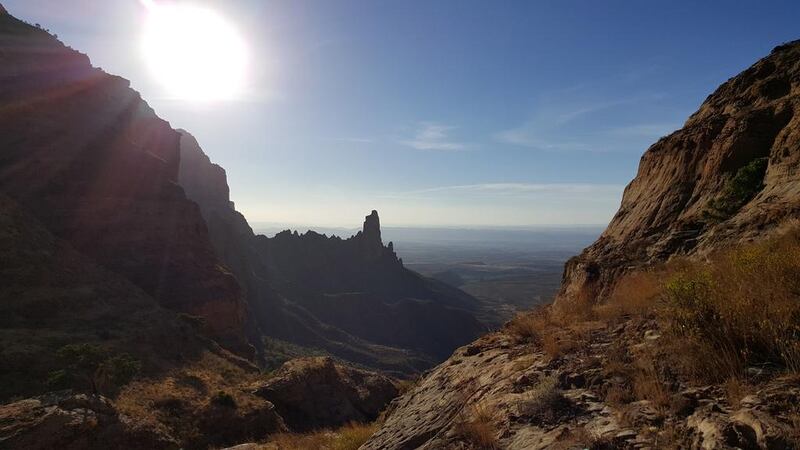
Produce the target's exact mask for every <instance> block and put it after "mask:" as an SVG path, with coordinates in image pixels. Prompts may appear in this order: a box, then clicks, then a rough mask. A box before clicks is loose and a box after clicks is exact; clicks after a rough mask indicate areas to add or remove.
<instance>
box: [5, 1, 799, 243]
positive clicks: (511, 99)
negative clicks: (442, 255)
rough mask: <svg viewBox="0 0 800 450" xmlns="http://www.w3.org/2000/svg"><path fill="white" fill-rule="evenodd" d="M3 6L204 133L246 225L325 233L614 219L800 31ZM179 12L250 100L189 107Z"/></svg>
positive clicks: (461, 7) (388, 13) (518, 12)
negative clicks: (731, 85) (712, 99)
mask: <svg viewBox="0 0 800 450" xmlns="http://www.w3.org/2000/svg"><path fill="white" fill-rule="evenodd" d="M2 3H3V5H4V6H5V7H6V8H8V10H9V11H10V12H11V13H12V14H14V15H16V16H18V17H20V18H22V19H25V20H28V21H30V22H32V23H40V24H41V25H42V26H43V27H45V28H48V29H50V30H51V31H52V32H54V33H57V34H58V35H59V38H60V39H61V40H63V41H64V42H65V43H66V44H67V45H70V46H72V47H74V48H76V49H78V50H80V51H81V52H84V53H87V54H88V55H90V56H91V59H92V62H93V64H94V65H95V66H98V67H101V68H103V69H104V70H106V71H108V72H109V73H112V74H115V75H120V76H122V77H125V78H127V79H129V80H131V83H132V87H133V88H134V89H137V90H138V91H140V92H141V93H142V96H143V98H144V99H145V100H146V101H148V102H149V104H150V105H151V106H152V107H153V108H154V109H155V110H156V112H157V113H158V114H159V115H160V116H161V117H162V118H164V119H166V120H168V121H169V122H170V123H171V124H172V125H173V126H175V127H179V128H184V129H186V130H188V131H189V132H190V133H192V134H193V135H195V136H196V137H197V138H198V140H199V142H200V145H201V146H202V147H203V149H204V151H205V152H206V153H207V154H208V155H209V156H210V157H211V159H212V160H213V161H214V162H216V163H218V164H220V165H221V166H222V167H224V168H225V169H226V170H227V174H228V183H229V185H230V187H231V197H232V199H233V200H234V201H235V203H236V205H237V208H238V209H239V210H240V211H241V212H242V213H243V214H245V216H246V217H247V218H248V220H250V221H252V222H273V223H286V224H310V225H311V226H316V227H319V226H353V225H354V224H358V223H360V220H361V219H362V217H363V216H364V214H365V212H368V211H370V210H372V209H378V210H379V211H380V213H381V218H382V220H383V222H384V223H385V224H391V225H396V226H423V227H424V226H434V227H437V226H466V227H469V226H473V227H493V226H512V227H526V226H534V225H545V224H604V223H608V221H609V220H610V219H611V217H612V216H613V214H614V212H615V211H616V210H617V208H618V207H619V202H620V198H621V195H622V191H623V189H624V186H625V185H626V184H627V183H628V182H629V181H630V180H631V179H632V178H633V176H634V175H635V172H636V167H637V164H638V158H639V155H641V154H642V152H644V150H645V149H647V147H648V146H649V145H650V144H652V143H654V142H655V141H656V140H657V139H658V138H659V137H661V136H664V135H666V134H668V133H670V132H671V131H673V130H675V129H677V128H680V127H681V125H682V123H683V122H684V121H685V120H686V118H687V117H688V116H689V115H690V114H691V113H692V112H694V111H695V110H696V108H697V107H698V106H699V105H700V103H701V102H702V100H703V99H704V98H705V97H706V96H707V95H708V93H709V92H712V91H713V90H714V89H715V88H716V87H717V86H718V85H719V84H720V83H722V82H724V81H725V80H726V79H727V78H728V77H730V76H731V74H735V73H738V72H739V71H740V70H742V69H744V68H745V67H747V66H749V65H750V64H751V63H752V61H754V60H756V59H757V58H760V57H763V56H764V55H766V54H768V53H769V51H770V50H771V49H772V48H773V47H774V46H776V45H778V44H780V43H782V42H785V41H788V40H792V39H796V38H797V37H798V35H797V30H796V23H795V22H796V21H795V20H794V19H795V18H796V17H797V16H798V14H797V13H800V4H798V3H797V2H789V1H778V0H775V1H768V2H758V3H752V4H746V3H737V4H730V3H725V2H717V1H709V2H703V3H699V4H698V3H696V2H671V3H669V4H658V5H649V4H643V3H640V2H623V1H614V2H603V3H589V2H579V1H564V2H523V1H510V2H501V3H491V7H490V6H489V3H484V2H479V1H441V2H427V3H420V4H414V6H413V8H412V7H410V6H409V5H407V4H406V3H405V2H397V3H388V2H380V3H379V2H369V1H359V0H347V1H339V2H321V1H308V2H292V1H286V0H272V1H255V0H235V1H226V2H223V1H214V0H187V1H177V2H165V1H160V0H155V1H154V0H111V1H105V2H96V1H91V0H63V1H60V2H58V4H55V5H54V4H52V2H50V1H46V0H3V1H2ZM167 4H178V5H201V6H202V7H203V8H206V9H207V10H210V11H213V12H214V17H217V18H219V21H222V22H224V24H225V26H224V27H223V28H222V30H223V31H226V33H221V34H219V36H217V35H211V34H210V33H205V31H207V30H205V29H203V28H202V27H204V26H206V25H207V24H211V25H213V24H215V23H216V22H214V20H206V19H208V18H204V17H200V19H202V20H197V21H196V23H193V25H194V26H195V27H196V28H195V29H189V30H188V32H195V34H191V33H189V34H188V35H187V36H180V38H186V39H201V40H202V44H203V45H204V46H206V47H210V48H211V50H213V51H214V54H215V55H216V57H218V58H224V61H225V64H224V65H241V66H242V73H234V74H233V75H231V74H227V75H230V76H231V78H230V80H229V79H228V78H224V77H223V78H219V79H215V80H212V81H214V83H211V84H210V85H211V86H215V88H216V89H218V90H221V91H225V89H226V87H228V86H227V84H226V83H233V82H234V81H236V80H238V78H241V80H240V81H241V83H242V87H241V89H240V92H237V93H236V95H231V96H230V97H229V98H224V99H215V100H208V99H200V98H189V97H191V96H192V94H195V95H197V94H198V93H199V94H210V93H207V92H198V89H197V86H195V85H198V86H199V85H200V83H199V82H198V83H195V82H193V81H192V78H194V76H200V77H203V76H206V77H207V76H208V74H205V73H194V74H192V73H191V72H190V71H189V68H187V67H183V65H182V64H181V61H182V59H181V58H182V57H183V56H185V55H181V54H176V53H175V49H172V48H170V46H164V45H161V44H163V39H162V38H163V37H164V36H163V35H164V33H166V34H169V33H171V32H172V30H171V29H170V24H166V25H165V24H163V23H162V24H160V25H161V28H158V27H156V28H157V32H156V33H155V34H153V31H152V30H151V29H152V28H154V24H153V22H154V20H153V19H152V17H154V14H153V11H154V9H153V8H160V6H159V5H167ZM720 14H724V20H719V16H720ZM170 19H176V18H175V17H171V18H170ZM178 19H179V18H178ZM215 20H216V19H215ZM566 24H569V26H565V25H566ZM676 24H680V30H681V31H680V32H675V30H676V28H675V27H676ZM156 25H158V24H156ZM209 26H210V25H209ZM148 30H150V31H148ZM178 32H186V30H183V29H180V30H179V31H178ZM148 33H149V34H148ZM159 33H160V34H159ZM166 40H167V41H169V39H166ZM175 42H180V39H178V40H175ZM173 44H175V43H173ZM239 44H241V48H240V47H239ZM175 45H177V44H175ZM233 50H236V51H233ZM170 52H172V53H170ZM190 56H191V55H190ZM195 56H196V55H195ZM154 60H156V62H157V64H156V65H160V66H163V67H161V70H162V71H163V70H171V71H173V72H175V73H168V74H167V75H169V76H168V77H167V78H171V80H169V79H168V80H165V79H164V74H163V73H162V74H161V77H160V78H159V76H157V74H156V73H154V71H153V70H152V66H153V61H154ZM206 63H207V65H204V66H203V67H210V68H211V69H214V66H213V65H212V64H210V63H208V62H206ZM199 72H203V71H199ZM193 75H194V76H193ZM222 75H226V74H224V73H223V74H222ZM239 75H241V77H239ZM175 79H178V80H179V81H180V82H178V83H176V82H175ZM232 80H233V81H232ZM193 87H194V90H193V89H192V88H193ZM187 92H188V97H187Z"/></svg>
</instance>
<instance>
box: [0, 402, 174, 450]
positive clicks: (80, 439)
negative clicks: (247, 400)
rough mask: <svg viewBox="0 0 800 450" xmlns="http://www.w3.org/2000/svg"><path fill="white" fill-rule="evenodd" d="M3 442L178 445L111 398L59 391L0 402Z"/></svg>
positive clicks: (33, 446) (38, 448) (37, 446)
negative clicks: (126, 414)
mask: <svg viewBox="0 0 800 450" xmlns="http://www.w3.org/2000/svg"><path fill="white" fill-rule="evenodd" d="M0 447H2V448H20V449H22V448H24V449H29V450H49V449H53V448H59V449H65V450H69V449H97V450H101V449H109V448H126V449H141V450H149V449H178V448H180V446H179V445H178V443H177V442H175V441H173V440H172V439H170V438H169V437H168V436H165V435H163V434H161V433H160V432H159V431H158V430H156V429H153V428H143V427H139V426H137V424H136V423H135V421H132V420H131V419H130V418H126V417H124V416H120V415H119V414H118V413H117V411H116V410H115V409H114V406H113V404H112V403H111V402H110V401H109V400H108V399H106V398H104V397H100V396H94V395H84V394H72V393H70V392H55V393H51V394H47V395H43V396H39V397H35V398H29V399H25V400H20V401H18V402H15V403H10V404H7V405H0Z"/></svg>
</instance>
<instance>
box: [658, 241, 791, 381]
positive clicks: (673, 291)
mask: <svg viewBox="0 0 800 450" xmlns="http://www.w3.org/2000/svg"><path fill="white" fill-rule="evenodd" d="M798 274H800V230H797V229H795V230H792V231H789V232H787V233H786V234H784V235H783V236H780V237H777V238H773V239H769V240H767V241H764V242H761V243H758V244H750V245H744V246H740V247H738V248H735V249H732V250H729V251H727V252H725V253H721V254H718V255H715V256H713V257H712V258H711V259H710V262H704V263H693V264H686V266H685V267H684V268H682V270H680V271H679V272H677V273H676V274H675V275H673V276H672V277H671V278H670V279H669V281H668V282H667V283H666V285H665V288H664V305H663V307H661V308H659V316H660V318H661V320H662V322H663V323H664V325H665V327H666V328H667V329H668V330H669V331H670V332H671V333H670V336H669V337H671V338H672V339H671V344H673V345H674V347H675V348H676V350H677V351H676V352H675V354H676V356H678V361H677V362H678V363H679V364H680V365H681V366H682V367H683V368H684V369H685V370H686V371H687V372H689V373H691V374H692V375H694V376H696V377H697V378H701V379H708V380H709V381H724V380H726V379H729V378H741V377H743V376H744V369H745V368H746V367H748V366H750V365H758V364H762V363H771V364H777V365H779V366H782V367H784V368H785V369H786V370H787V371H789V372H793V373H797V372H798V370H800V298H798V295H800V276H798Z"/></svg>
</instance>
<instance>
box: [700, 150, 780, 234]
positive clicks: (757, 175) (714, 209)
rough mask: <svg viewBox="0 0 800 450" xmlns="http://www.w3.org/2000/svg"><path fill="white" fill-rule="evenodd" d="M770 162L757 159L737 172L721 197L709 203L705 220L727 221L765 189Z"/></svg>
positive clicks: (765, 159)
mask: <svg viewBox="0 0 800 450" xmlns="http://www.w3.org/2000/svg"><path fill="white" fill-rule="evenodd" d="M768 162H769V161H768V159H767V158H756V159H754V160H752V161H750V163H748V164H747V165H746V166H744V167H742V168H740V169H739V170H738V171H736V175H734V177H733V178H731V179H730V180H729V181H728V182H727V183H726V184H725V187H724V188H723V190H722V192H721V194H720V195H719V197H717V198H715V199H713V200H711V201H710V202H709V203H708V208H707V209H706V210H705V211H704V212H703V216H704V217H705V219H706V220H708V221H711V222H720V221H723V220H727V219H729V218H730V217H732V216H733V215H734V214H736V213H737V212H738V211H739V210H740V209H742V207H743V206H744V205H746V204H747V202H749V201H750V200H752V199H753V197H755V196H756V194H758V193H759V192H760V191H761V189H763V188H764V174H765V173H766V171H767V164H768Z"/></svg>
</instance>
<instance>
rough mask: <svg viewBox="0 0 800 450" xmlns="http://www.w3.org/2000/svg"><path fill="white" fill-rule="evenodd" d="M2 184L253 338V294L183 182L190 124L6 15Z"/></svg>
mask: <svg viewBox="0 0 800 450" xmlns="http://www.w3.org/2000/svg"><path fill="white" fill-rule="evenodd" d="M0 105H2V108H0V154H2V157H1V158H0V189H2V190H3V191H4V192H5V193H6V194H8V195H9V196H10V197H12V198H13V199H14V200H16V202H17V203H18V204H19V205H21V206H23V207H25V208H26V209H27V210H29V211H30V212H32V213H33V214H34V215H35V216H36V217H37V218H38V219H39V220H40V221H41V222H42V223H44V224H45V226H46V227H47V228H48V229H49V230H50V231H52V232H53V233H54V234H55V235H56V236H58V237H60V238H62V239H65V240H67V241H68V242H69V243H70V244H71V245H72V246H73V247H75V249H77V250H78V251H79V252H81V253H83V254H86V255H88V256H90V257H92V258H94V259H95V260H96V261H97V262H99V263H100V264H101V265H103V266H105V267H107V268H109V269H111V270H112V271H114V272H117V273H119V274H121V275H123V276H124V277H126V278H128V279H130V280H131V281H133V282H134V283H135V284H137V285H138V286H140V287H141V288H142V289H144V290H145V291H146V292H147V293H148V294H150V295H152V296H153V297H155V298H156V299H157V300H158V301H159V302H160V303H161V304H162V305H165V306H167V307H169V308H171V309H174V310H178V311H183V312H188V313H190V314H193V315H200V316H203V317H205V318H206V321H207V324H208V325H209V327H210V328H211V329H212V331H213V332H214V333H215V334H216V335H217V337H218V338H219V339H220V340H221V342H223V343H225V344H227V345H229V346H230V347H232V348H233V347H236V348H243V347H244V346H243V332H242V322H243V315H244V303H243V301H242V300H243V299H242V293H241V290H240V288H239V285H238V284H237V282H236V280H235V279H234V277H233V276H232V275H231V274H230V273H227V272H226V271H225V270H224V269H222V268H221V265H220V263H219V260H218V259H217V258H216V256H215V254H214V252H213V249H212V247H211V244H210V242H209V238H208V231H207V229H206V224H205V222H204V221H203V218H202V216H201V215H200V211H199V210H198V208H197V206H196V205H195V204H194V203H192V202H191V201H189V200H187V199H186V196H185V195H184V192H183V190H182V189H181V188H180V186H178V184H177V179H178V167H179V161H180V155H179V139H180V136H179V134H178V133H177V132H176V131H175V130H173V129H172V128H171V127H170V126H169V124H168V123H167V122H165V121H163V120H161V119H160V118H158V117H157V116H156V115H155V113H154V112H153V111H152V110H151V109H150V108H149V107H148V106H147V105H146V104H145V103H144V102H143V101H142V99H141V97H140V96H139V94H138V93H137V92H135V91H133V90H131V89H130V88H129V83H128V81H127V80H124V79H122V78H119V77H115V76H111V75H108V74H106V73H104V72H103V71H101V70H100V69H96V68H93V67H92V66H91V64H90V62H89V58H88V57H87V56H86V55H83V54H81V53H78V52H76V51H74V50H72V49H70V48H67V47H65V46H64V45H63V44H62V43H60V42H59V41H58V40H57V39H55V38H54V37H52V36H51V35H49V34H48V33H47V32H45V31H43V30H40V29H37V28H35V27H32V26H29V25H27V24H25V23H23V22H21V21H19V20H17V19H15V18H13V17H11V16H10V15H2V16H0Z"/></svg>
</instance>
